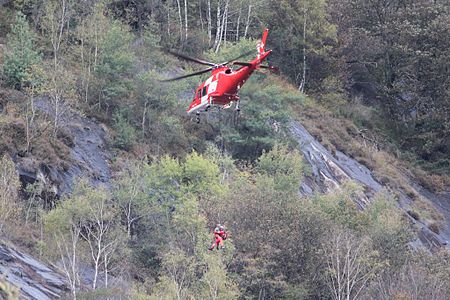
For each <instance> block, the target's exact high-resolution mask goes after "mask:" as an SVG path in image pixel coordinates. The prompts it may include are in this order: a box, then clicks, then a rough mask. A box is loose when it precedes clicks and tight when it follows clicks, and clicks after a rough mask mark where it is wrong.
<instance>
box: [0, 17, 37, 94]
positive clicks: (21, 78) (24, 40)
mask: <svg viewBox="0 0 450 300" xmlns="http://www.w3.org/2000/svg"><path fill="white" fill-rule="evenodd" d="M7 46H8V47H7V51H6V53H5V62H4V65H3V72H4V73H5V75H6V78H7V82H8V83H9V85H11V86H13V87H14V88H17V89H22V88H23V87H24V86H26V85H28V84H29V83H30V81H32V80H33V79H32V77H33V76H32V73H33V72H32V69H33V66H34V65H37V64H39V62H40V60H41V57H40V55H39V52H38V51H37V50H36V47H35V45H34V33H33V32H32V31H31V29H30V26H29V25H28V22H27V20H26V18H25V16H24V15H23V14H22V13H20V12H19V13H17V15H16V20H15V24H14V25H13V26H12V28H11V33H10V34H8V37H7Z"/></svg>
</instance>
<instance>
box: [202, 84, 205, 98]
mask: <svg viewBox="0 0 450 300" xmlns="http://www.w3.org/2000/svg"><path fill="white" fill-rule="evenodd" d="M205 95H206V86H204V87H203V90H202V96H205Z"/></svg>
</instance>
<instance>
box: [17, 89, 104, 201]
mask: <svg viewBox="0 0 450 300" xmlns="http://www.w3.org/2000/svg"><path fill="white" fill-rule="evenodd" d="M36 106H37V107H38V109H40V110H41V111H43V112H45V113H47V114H50V115H52V114H54V112H53V109H52V107H51V105H50V104H49V103H48V100H46V99H44V98H40V99H36ZM60 121H61V124H62V126H61V127H62V128H63V130H64V131H65V132H66V133H67V134H68V135H69V136H70V138H71V139H72V145H71V146H72V147H71V150H70V156H71V157H70V162H68V167H67V169H65V170H60V169H57V168H55V167H54V166H51V165H44V164H41V165H40V166H39V168H38V169H34V170H33V169H32V170H30V169H29V168H27V162H26V160H25V159H21V158H18V159H17V162H16V164H17V168H18V171H19V175H20V176H21V180H22V181H23V182H25V183H33V182H35V181H36V180H41V181H44V183H45V184H46V185H47V186H50V187H51V190H52V192H53V193H54V194H56V195H57V196H61V195H63V194H64V193H67V192H70V190H71V189H72V185H73V183H74V181H75V180H77V179H78V178H80V177H83V178H89V179H90V181H91V182H92V183H93V184H94V185H98V184H105V185H108V183H109V180H110V179H111V170H110V167H109V161H110V153H109V152H108V151H107V150H106V149H107V147H108V146H107V144H108V133H107V131H106V129H105V127H104V126H102V125H101V124H99V123H97V122H95V121H94V120H91V119H89V118H87V117H83V116H81V115H79V114H77V113H74V112H71V111H70V110H67V111H66V112H65V113H64V114H63V115H62V116H61V120H60Z"/></svg>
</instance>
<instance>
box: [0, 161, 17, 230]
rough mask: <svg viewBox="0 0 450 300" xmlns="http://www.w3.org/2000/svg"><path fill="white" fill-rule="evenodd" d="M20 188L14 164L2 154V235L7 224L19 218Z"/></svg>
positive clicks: (0, 201)
mask: <svg viewBox="0 0 450 300" xmlns="http://www.w3.org/2000/svg"><path fill="white" fill-rule="evenodd" d="M20 186H21V183H20V180H19V174H18V173H17V171H16V167H15V164H14V162H13V161H12V159H11V157H10V156H9V155H8V154H4V155H3V156H2V158H1V160H0V233H4V232H3V231H4V230H5V226H6V225H7V223H8V222H11V221H14V220H16V218H17V217H18V216H20V212H21V210H22V207H21V205H20V204H19V188H20Z"/></svg>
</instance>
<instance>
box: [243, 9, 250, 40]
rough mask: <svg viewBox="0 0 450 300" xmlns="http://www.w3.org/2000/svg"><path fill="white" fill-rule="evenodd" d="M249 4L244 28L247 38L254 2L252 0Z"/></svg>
mask: <svg viewBox="0 0 450 300" xmlns="http://www.w3.org/2000/svg"><path fill="white" fill-rule="evenodd" d="M249 2H250V3H249V4H248V13H247V20H246V21H245V30H244V38H247V33H248V28H249V26H250V17H251V14H252V4H251V1H249Z"/></svg>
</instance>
